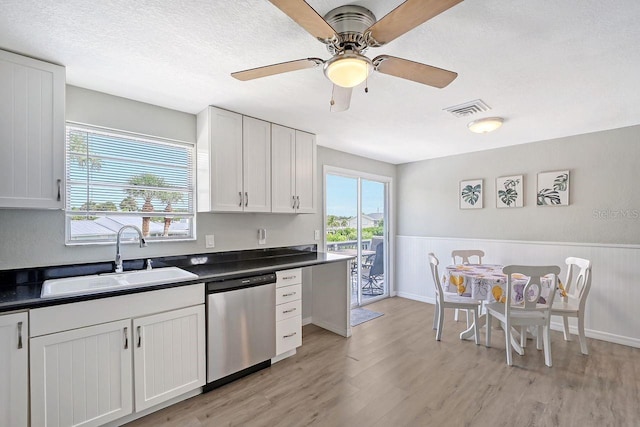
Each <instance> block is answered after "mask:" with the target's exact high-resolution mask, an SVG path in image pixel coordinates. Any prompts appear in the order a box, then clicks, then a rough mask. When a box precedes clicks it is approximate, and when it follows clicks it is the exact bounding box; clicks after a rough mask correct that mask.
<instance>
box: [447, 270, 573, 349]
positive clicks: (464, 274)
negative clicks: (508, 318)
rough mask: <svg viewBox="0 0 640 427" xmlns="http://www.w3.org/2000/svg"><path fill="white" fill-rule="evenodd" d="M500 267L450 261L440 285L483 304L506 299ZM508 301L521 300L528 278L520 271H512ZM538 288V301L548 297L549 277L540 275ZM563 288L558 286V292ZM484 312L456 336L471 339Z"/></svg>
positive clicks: (504, 284) (504, 279) (540, 301)
mask: <svg viewBox="0 0 640 427" xmlns="http://www.w3.org/2000/svg"><path fill="white" fill-rule="evenodd" d="M503 267H504V266H502V265H499V264H454V265H449V266H447V268H446V274H445V275H444V277H443V278H442V287H443V290H444V291H445V292H449V293H454V292H455V293H457V294H458V295H460V296H466V297H469V298H473V299H477V300H480V301H483V303H491V302H496V301H499V302H502V303H505V302H506V294H507V292H506V285H507V275H506V274H504V273H503V272H502V268H503ZM512 280H513V293H512V301H511V303H512V304H518V303H520V302H522V301H523V290H524V287H525V285H526V284H527V282H528V280H529V278H528V277H527V276H524V275H522V274H520V275H518V274H514V275H513V276H512ZM541 282H542V290H541V293H540V297H539V300H538V302H539V303H540V304H545V303H546V301H547V299H548V298H549V294H550V291H551V286H552V283H553V280H552V279H551V278H542V281H541ZM563 291H564V290H563V289H562V288H559V293H560V295H562V293H563ZM486 321H487V317H486V314H480V315H479V316H478V325H471V326H470V327H469V328H468V329H466V330H465V331H463V332H462V333H460V339H472V338H473V337H474V328H476V327H479V328H481V327H483V326H484V325H485V324H486Z"/></svg>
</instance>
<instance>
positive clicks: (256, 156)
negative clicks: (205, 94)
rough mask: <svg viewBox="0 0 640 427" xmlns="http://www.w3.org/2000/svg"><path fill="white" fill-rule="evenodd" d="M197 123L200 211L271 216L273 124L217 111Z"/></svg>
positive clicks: (211, 110)
mask: <svg viewBox="0 0 640 427" xmlns="http://www.w3.org/2000/svg"><path fill="white" fill-rule="evenodd" d="M197 120H198V155H197V159H198V160H197V163H198V172H197V173H198V175H197V176H198V182H197V186H198V211H199V212H242V211H244V212H271V180H270V176H271V169H270V168H271V124H270V123H268V122H265V121H262V120H257V119H253V118H250V117H243V116H242V115H241V114H238V113H233V112H231V111H226V110H221V109H219V108H215V107H207V108H206V109H205V110H203V111H202V112H200V114H198V119H197Z"/></svg>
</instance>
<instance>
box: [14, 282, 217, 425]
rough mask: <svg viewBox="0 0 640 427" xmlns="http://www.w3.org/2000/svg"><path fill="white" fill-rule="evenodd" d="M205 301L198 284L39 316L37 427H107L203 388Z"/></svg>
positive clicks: (34, 359) (33, 363) (35, 337)
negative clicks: (111, 423)
mask: <svg viewBox="0 0 640 427" xmlns="http://www.w3.org/2000/svg"><path fill="white" fill-rule="evenodd" d="M203 302H204V285H203V284H197V285H188V286H184V287H178V288H170V289H163V290H160V291H153V292H145V293H140V294H132V295H124V296H118V297H112V298H104V299H101V300H91V301H84V302H79V303H74V304H64V305H58V306H52V307H44V308H40V309H34V310H31V323H32V328H31V335H32V337H31V338H30V346H31V355H30V370H31V425H32V426H34V427H35V426H47V427H51V426H56V427H57V426H99V425H103V424H105V423H108V422H110V421H115V420H117V419H119V418H121V417H123V416H126V415H129V414H131V413H133V412H140V411H142V410H145V409H147V408H150V407H152V406H155V405H157V404H160V403H162V402H165V401H167V400H169V399H172V398H174V397H177V396H180V395H182V394H184V393H186V392H188V391H191V390H194V389H196V388H198V387H201V386H203V385H204V383H205V310H204V304H203ZM185 306H187V307H185ZM178 307H182V308H178ZM114 318H115V319H119V320H113V319H114ZM91 323H96V324H91ZM60 329H65V330H63V331H60V332H58V330H60ZM11 425H12V424H11Z"/></svg>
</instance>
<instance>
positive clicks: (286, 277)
mask: <svg viewBox="0 0 640 427" xmlns="http://www.w3.org/2000/svg"><path fill="white" fill-rule="evenodd" d="M295 278H296V276H284V277H283V278H282V280H291V279H295Z"/></svg>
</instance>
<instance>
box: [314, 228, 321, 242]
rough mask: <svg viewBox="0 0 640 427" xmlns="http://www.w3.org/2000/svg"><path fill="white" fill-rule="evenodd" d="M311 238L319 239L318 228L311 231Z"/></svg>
mask: <svg viewBox="0 0 640 427" xmlns="http://www.w3.org/2000/svg"><path fill="white" fill-rule="evenodd" d="M313 238H314V239H316V240H320V230H316V231H314V232H313Z"/></svg>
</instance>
